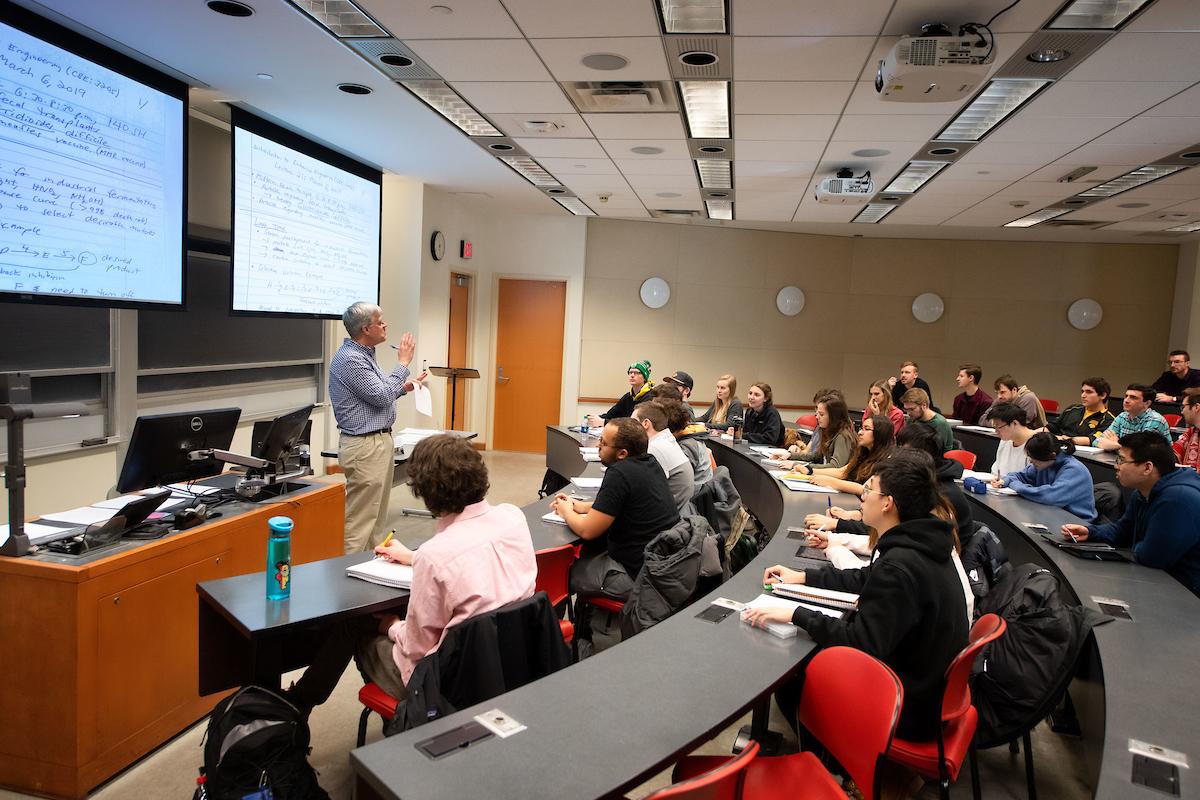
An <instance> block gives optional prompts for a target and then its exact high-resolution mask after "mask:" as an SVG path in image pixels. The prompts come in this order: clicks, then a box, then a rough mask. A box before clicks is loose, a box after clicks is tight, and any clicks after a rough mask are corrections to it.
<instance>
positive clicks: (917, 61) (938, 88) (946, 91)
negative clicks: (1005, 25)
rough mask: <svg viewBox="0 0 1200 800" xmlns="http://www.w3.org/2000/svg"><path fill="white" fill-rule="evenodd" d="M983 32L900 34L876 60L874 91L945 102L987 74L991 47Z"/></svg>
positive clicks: (917, 100) (888, 97) (963, 94)
mask: <svg viewBox="0 0 1200 800" xmlns="http://www.w3.org/2000/svg"><path fill="white" fill-rule="evenodd" d="M992 44H993V43H991V42H988V41H987V40H986V39H984V37H983V36H977V37H976V36H969V35H968V36H921V37H912V36H902V37H900V41H899V42H897V43H896V46H895V47H893V48H892V49H891V52H889V53H888V54H887V58H885V59H884V60H883V61H880V62H879V72H878V73H877V74H876V76H875V91H877V92H879V98H880V99H881V100H891V101H893V102H898V103H948V102H951V101H953V100H961V99H963V98H964V97H966V96H967V95H969V94H971V93H972V92H974V91H975V90H976V89H978V88H979V86H980V84H982V83H983V81H984V79H985V78H987V74H988V67H989V66H990V65H991V63H992V61H994V60H995V58H994V55H995V48H994V47H993V46H992Z"/></svg>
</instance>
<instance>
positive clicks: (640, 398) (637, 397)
mask: <svg viewBox="0 0 1200 800" xmlns="http://www.w3.org/2000/svg"><path fill="white" fill-rule="evenodd" d="M653 388H654V381H646V382H645V383H644V384H643V385H642V388H641V389H638V390H637V391H636V392H635V391H634V390H633V389H632V388H630V390H629V391H628V392H626V393H625V394H623V395H621V397H620V398H619V399H618V400H617V402H615V403H613V407H612V408H610V409H609V410H608V411H606V412H605V413H603V414H601V415H600V419H602V420H605V421H608V420H610V419H620V418H621V417H632V416H633V408H634V406H636V405H637V404H638V403H644V402H645V401H647V400H649V399H650V390H651V389H653Z"/></svg>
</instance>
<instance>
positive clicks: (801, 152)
mask: <svg viewBox="0 0 1200 800" xmlns="http://www.w3.org/2000/svg"><path fill="white" fill-rule="evenodd" d="M824 149H825V143H824V142H762V141H744V140H742V139H738V141H737V158H738V160H739V161H813V160H816V159H818V158H820V157H821V151H823V150H824Z"/></svg>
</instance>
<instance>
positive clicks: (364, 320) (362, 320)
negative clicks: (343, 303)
mask: <svg viewBox="0 0 1200 800" xmlns="http://www.w3.org/2000/svg"><path fill="white" fill-rule="evenodd" d="M376 314H380V315H382V314H383V311H382V310H381V309H380V308H379V306H377V305H375V304H374V303H368V302H367V301H366V300H359V301H358V302H357V303H355V304H354V305H352V306H350V307H349V308H347V309H346V310H345V311H344V312H342V324H343V325H345V326H346V332H347V333H349V334H350V338H351V339H353V338H355V337H356V336H362V329H363V328H365V327H367V326H369V325H370V324H371V323H373V322H374V321H375V315H376Z"/></svg>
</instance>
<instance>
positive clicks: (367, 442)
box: [338, 433, 396, 555]
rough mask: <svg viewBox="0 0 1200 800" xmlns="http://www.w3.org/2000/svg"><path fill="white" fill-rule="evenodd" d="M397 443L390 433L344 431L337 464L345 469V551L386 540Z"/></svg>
mask: <svg viewBox="0 0 1200 800" xmlns="http://www.w3.org/2000/svg"><path fill="white" fill-rule="evenodd" d="M395 450H396V444H395V441H394V440H393V439H392V435H391V434H390V433H372V434H368V435H366V436H350V435H349V434H345V433H343V434H341V436H340V437H339V438H338V466H340V467H341V468H342V470H343V471H344V472H345V473H346V533H345V552H346V554H347V555H349V554H350V553H361V552H363V551H364V550H370V549H373V548H374V547H375V546H376V545H379V544H382V543H383V539H384V536H383V526H384V524H385V523H386V522H387V516H388V502H389V501H390V500H391V497H392V472H393V470H394V469H395V465H396V457H395Z"/></svg>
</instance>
